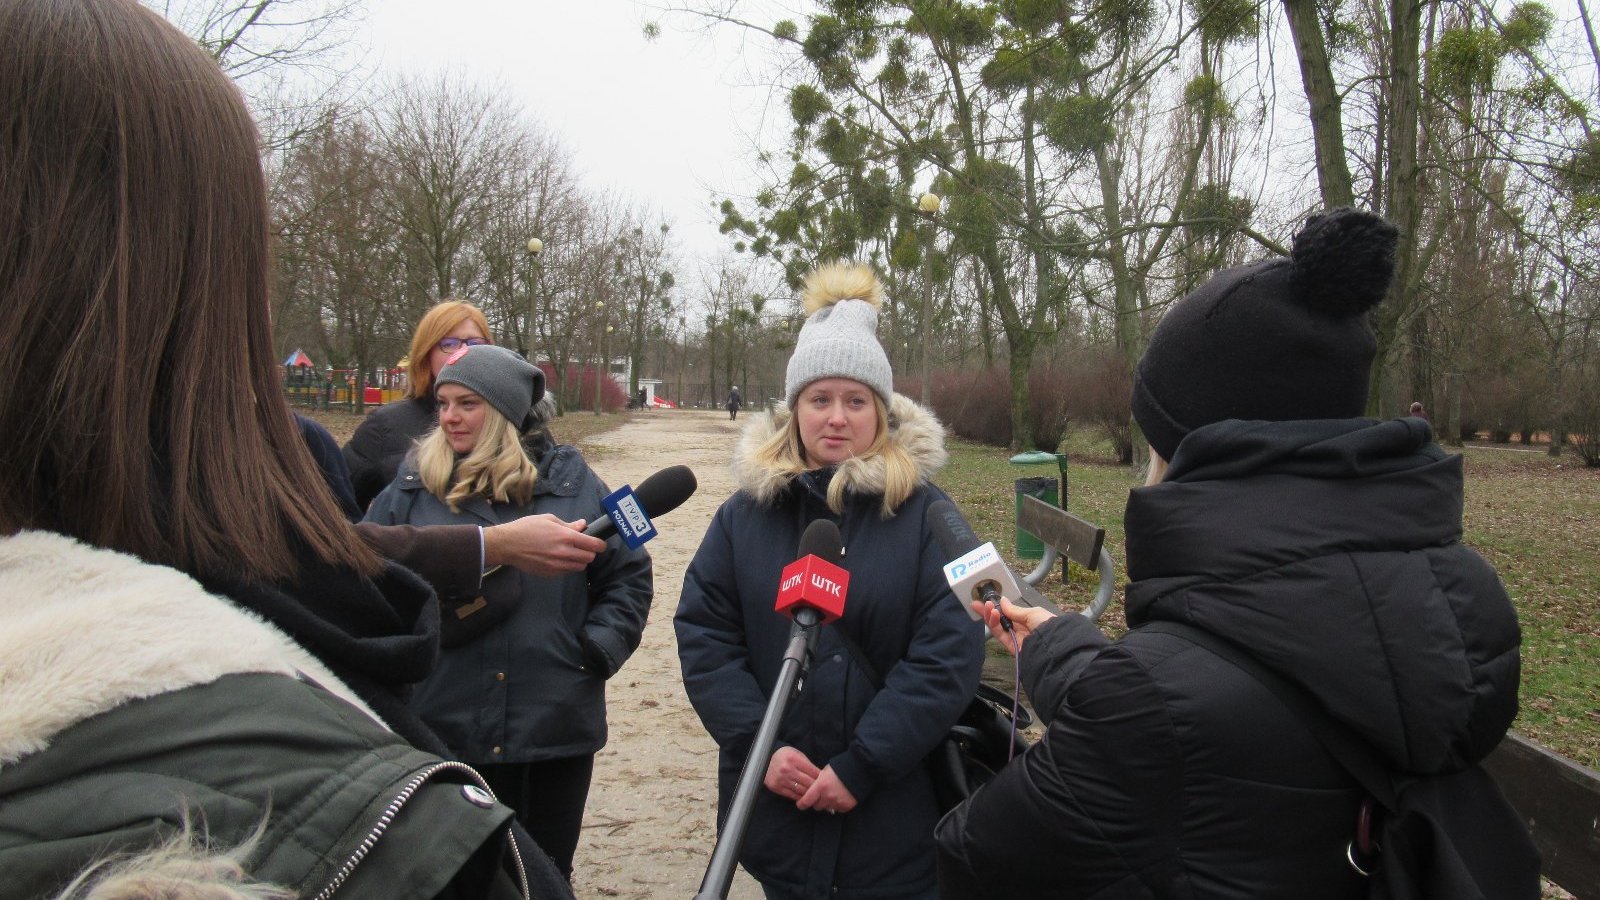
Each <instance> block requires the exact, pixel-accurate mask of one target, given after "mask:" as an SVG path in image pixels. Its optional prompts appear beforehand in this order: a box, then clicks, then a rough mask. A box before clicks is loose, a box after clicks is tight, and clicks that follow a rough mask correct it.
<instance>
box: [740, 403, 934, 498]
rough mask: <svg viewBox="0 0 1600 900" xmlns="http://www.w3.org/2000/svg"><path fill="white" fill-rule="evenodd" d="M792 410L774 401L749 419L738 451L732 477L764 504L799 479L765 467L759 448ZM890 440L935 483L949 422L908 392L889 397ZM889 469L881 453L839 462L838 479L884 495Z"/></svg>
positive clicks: (785, 422) (863, 492) (850, 487)
mask: <svg viewBox="0 0 1600 900" xmlns="http://www.w3.org/2000/svg"><path fill="white" fill-rule="evenodd" d="M793 414H794V413H793V411H792V410H791V409H789V408H788V407H787V406H783V405H775V406H773V408H771V409H769V410H767V411H766V412H763V413H757V414H755V415H752V416H751V417H750V421H749V423H748V424H746V425H745V427H744V431H743V432H742V433H741V434H740V435H739V443H738V445H737V446H736V447H735V448H734V452H733V477H734V481H735V483H736V484H737V485H738V487H739V490H741V491H743V492H745V493H746V494H749V495H750V496H751V497H753V498H755V499H756V500H757V501H758V502H760V503H762V504H763V505H765V504H769V503H771V502H772V501H773V500H774V499H775V498H776V497H777V496H778V494H779V493H781V492H782V491H783V490H784V489H785V488H787V487H788V486H789V482H791V481H793V480H794V477H795V473H793V472H783V471H778V470H774V469H771V468H766V467H762V466H761V465H760V464H759V463H757V462H756V451H757V450H758V449H760V447H761V445H762V444H764V443H766V442H767V440H768V439H769V438H771V437H772V436H773V435H774V434H776V433H778V432H779V431H782V430H783V429H784V428H785V427H786V426H787V425H788V423H789V417H790V416H791V415H793ZM889 440H890V441H892V442H894V443H896V444H899V445H900V446H901V447H902V448H903V449H904V450H905V451H906V453H907V454H909V455H910V457H911V460H912V461H913V462H914V463H916V466H917V475H918V477H920V478H921V479H922V480H923V481H932V480H933V477H934V476H935V475H937V474H938V473H939V470H940V469H942V468H944V464H945V462H946V461H947V460H948V459H949V458H950V454H949V453H948V452H946V451H945V448H944V425H942V424H941V423H940V422H939V418H938V417H937V416H935V415H934V414H933V412H932V411H931V410H929V409H927V408H925V407H923V406H920V405H918V404H917V402H916V401H915V400H912V399H911V398H910V397H907V396H905V395H904V394H894V395H893V396H892V397H890V399H889ZM885 476H886V467H885V464H884V461H883V458H882V457H881V456H873V457H868V458H864V459H863V458H851V459H847V460H845V461H844V462H842V463H840V464H839V467H838V471H837V472H836V473H835V474H834V476H833V477H834V478H835V479H840V478H842V479H844V486H845V489H846V490H847V491H849V492H850V493H853V494H858V495H862V496H875V495H880V494H882V493H883V489H884V484H885V481H886V477H885Z"/></svg>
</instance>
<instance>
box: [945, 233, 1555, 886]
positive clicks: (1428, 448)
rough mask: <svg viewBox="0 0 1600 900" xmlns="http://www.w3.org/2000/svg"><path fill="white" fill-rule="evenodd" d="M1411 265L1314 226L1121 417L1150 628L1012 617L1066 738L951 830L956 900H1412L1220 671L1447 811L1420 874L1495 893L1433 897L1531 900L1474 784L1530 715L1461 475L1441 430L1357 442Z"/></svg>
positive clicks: (1203, 322)
mask: <svg viewBox="0 0 1600 900" xmlns="http://www.w3.org/2000/svg"><path fill="white" fill-rule="evenodd" d="M1397 239H1398V232H1397V231H1396V230H1395V228H1394V226H1392V225H1390V224H1389V223H1387V222H1385V221H1384V220H1382V219H1380V218H1378V217H1377V216H1374V215H1372V214H1370V213H1365V212H1359V211H1356V210H1350V209H1341V210H1335V211H1333V212H1329V213H1325V214H1322V215H1318V216H1314V217H1312V218H1311V219H1310V220H1309V221H1308V222H1307V223H1306V225H1305V227H1304V228H1303V229H1302V230H1301V231H1300V233H1299V234H1298V235H1296V236H1295V239H1294V252H1293V255H1292V256H1291V257H1290V258H1289V259H1275V260H1270V261H1267V262H1260V263H1256V264H1254V265H1249V266H1242V267H1239V268H1235V269H1229V270H1227V271H1224V272H1221V273H1219V274H1218V275H1217V276H1216V277H1214V278H1212V279H1211V280H1210V281H1208V282H1206V283H1205V284H1204V285H1201V286H1200V287H1199V288H1198V289H1197V290H1195V291H1194V292H1193V293H1191V294H1189V295H1188V296H1187V297H1184V298H1183V299H1182V300H1179V301H1178V302H1177V303H1176V304H1175V305H1174V306H1173V307H1172V309H1171V310H1170V311H1169V312H1168V313H1167V315H1166V318H1165V319H1163V320H1162V321H1161V323H1160V325H1159V326H1158V327H1157V328H1156V331H1155V334H1154V335H1153V336H1152V337H1151V339H1150V344H1149V347H1148V348H1147V349H1146V352H1145V355H1144V358H1143V359H1141V360H1140V362H1139V365H1138V369H1137V371H1136V372H1135V377H1134V386H1133V398H1132V404H1133V413H1134V416H1135V418H1136V419H1137V420H1138V423H1139V426H1140V427H1141V428H1142V429H1144V432H1145V434H1146V436H1147V437H1148V438H1149V441H1150V447H1151V454H1152V460H1151V467H1150V478H1149V481H1148V482H1147V484H1146V486H1145V487H1142V488H1138V489H1135V490H1134V491H1133V492H1132V493H1131V494H1130V496H1129V499H1128V507H1127V513H1126V518H1125V525H1126V534H1127V565H1128V577H1129V584H1128V589H1127V598H1126V604H1127V608H1126V613H1127V620H1128V624H1129V626H1130V627H1131V628H1132V629H1133V630H1132V631H1130V632H1129V633H1128V634H1126V635H1124V636H1123V637H1122V638H1121V639H1119V640H1116V641H1111V640H1109V639H1108V638H1107V637H1106V636H1105V635H1104V634H1103V633H1101V631H1100V630H1099V629H1098V628H1097V627H1096V626H1095V624H1094V623H1093V622H1091V621H1090V620H1088V619H1086V618H1084V617H1082V616H1076V615H1069V616H1051V615H1050V614H1049V613H1048V612H1045V611H1042V610H1038V609H1031V608H1023V607H1016V606H1013V605H1012V604H1011V603H1010V601H1009V600H1008V601H1004V602H1003V603H1002V604H1001V606H1002V610H1001V611H1003V612H1004V613H1005V614H1006V615H1007V616H1008V617H1009V618H1010V620H1011V621H1012V623H1013V625H1014V628H1015V632H1016V635H1017V637H1018V639H1019V643H1020V651H1019V655H1020V667H1021V675H1022V683H1023V686H1024V687H1025V688H1026V689H1027V692H1028V696H1029V697H1030V698H1031V699H1032V701H1033V703H1034V708H1035V710H1036V711H1037V712H1038V714H1039V717H1040V720H1041V721H1043V722H1044V723H1046V725H1047V727H1048V729H1049V732H1048V735H1047V737H1046V739H1045V740H1043V741H1041V742H1039V743H1038V744H1035V745H1034V746H1033V747H1032V748H1031V749H1029V750H1028V752H1027V753H1025V754H1023V756H1022V757H1021V758H1020V759H1018V760H1016V761H1014V762H1012V763H1011V764H1010V765H1008V766H1007V767H1006V768H1005V769H1004V770H1003V771H1002V772H1001V773H1000V774H999V776H998V777H997V778H996V779H995V781H994V782H992V783H991V784H989V785H988V786H987V787H985V788H984V789H983V790H982V791H980V792H978V793H977V794H976V795H975V796H974V797H973V798H972V799H971V800H969V801H968V802H967V803H965V804H963V805H961V806H959V807H957V808H956V809H955V810H953V811H952V812H951V813H950V814H949V815H947V816H946V817H945V818H944V819H943V820H942V821H941V822H940V823H939V826H938V829H937V832H936V840H937V843H938V847H939V878H940V895H941V897H944V898H968V897H991V898H1001V897H1072V898H1078V900H1083V898H1106V900H1109V898H1112V897H1130V896H1138V897H1150V898H1165V897H1174V898H1175V897H1183V898H1198V897H1237V898H1247V897H1295V898H1299V900H1318V898H1326V900H1354V898H1358V897H1366V896H1368V894H1369V891H1372V892H1373V895H1374V896H1379V895H1383V896H1416V895H1418V894H1416V893H1409V894H1408V893H1406V892H1404V891H1400V892H1396V891H1395V890H1394V889H1393V888H1394V885H1393V884H1392V883H1390V882H1389V881H1388V880H1389V879H1393V878H1395V877H1398V876H1401V875H1405V874H1407V873H1408V872H1410V871H1412V869H1411V868H1408V867H1407V866H1405V865H1401V864H1400V863H1397V862H1394V860H1396V859H1399V858H1401V856H1402V854H1401V852H1400V851H1399V850H1398V849H1396V848H1391V849H1392V852H1390V854H1389V856H1388V857H1387V859H1388V860H1389V862H1383V861H1380V862H1379V864H1378V871H1377V874H1375V875H1374V876H1372V881H1384V882H1385V887H1384V888H1383V890H1388V891H1389V893H1387V894H1383V893H1381V891H1380V889H1379V887H1378V886H1376V885H1375V884H1373V883H1370V882H1369V879H1368V878H1367V877H1365V876H1363V875H1361V874H1359V873H1357V872H1356V871H1355V870H1354V869H1353V868H1352V867H1351V865H1350V864H1349V861H1348V860H1347V858H1346V849H1347V848H1348V847H1349V846H1350V845H1351V842H1352V839H1354V838H1355V837H1356V835H1357V829H1358V825H1357V815H1358V811H1359V810H1360V809H1361V807H1362V805H1363V800H1364V798H1365V797H1366V791H1365V790H1364V789H1363V788H1361V787H1360V786H1358V784H1357V783H1356V779H1355V778H1354V776H1352V775H1351V774H1350V773H1349V772H1348V771H1347V770H1346V769H1345V768H1344V766H1343V765H1342V764H1341V763H1340V762H1338V761H1337V760H1336V759H1335V758H1334V757H1333V756H1331V755H1330V754H1329V753H1328V751H1327V750H1325V749H1324V747H1323V745H1322V744H1321V743H1320V741H1319V740H1318V738H1317V737H1316V736H1315V732H1314V731H1313V730H1312V727H1311V726H1310V725H1309V724H1308V720H1307V718H1306V717H1305V716H1302V715H1301V714H1300V712H1299V711H1297V710H1296V709H1294V708H1292V707H1291V706H1289V705H1288V704H1286V703H1285V702H1284V701H1283V700H1280V699H1279V696H1278V694H1276V693H1275V692H1274V691H1273V690H1271V689H1269V688H1268V687H1267V686H1266V685H1265V684H1264V683H1263V681H1262V680H1260V679H1259V678H1257V677H1256V675H1254V674H1252V673H1251V672H1249V671H1247V667H1246V666H1245V665H1243V664H1242V661H1235V659H1233V658H1230V656H1231V654H1229V653H1226V652H1222V651H1225V650H1226V645H1232V647H1233V648H1235V650H1236V651H1237V653H1238V654H1239V655H1241V656H1243V657H1247V658H1248V659H1249V660H1253V661H1254V663H1255V664H1257V665H1259V666H1260V667H1262V668H1264V669H1267V670H1269V671H1270V672H1271V673H1272V674H1274V675H1276V676H1278V677H1279V678H1281V679H1283V680H1284V681H1287V682H1289V683H1290V685H1292V686H1293V689H1294V690H1296V691H1298V692H1300V693H1303V694H1304V695H1306V697H1307V698H1308V703H1307V706H1308V707H1309V708H1314V709H1321V710H1323V711H1324V712H1325V714H1326V717H1327V718H1329V719H1331V720H1333V721H1334V722H1336V723H1338V725H1339V726H1340V727H1342V728H1343V729H1346V730H1348V731H1349V732H1350V733H1351V734H1352V735H1354V736H1355V738H1354V739H1355V740H1356V741H1358V742H1359V743H1360V744H1361V745H1365V746H1368V747H1370V749H1371V751H1372V753H1373V754H1374V755H1375V756H1376V757H1377V758H1378V759H1379V760H1380V765H1381V766H1382V767H1384V768H1386V769H1388V770H1389V771H1390V772H1391V773H1393V774H1397V775H1400V776H1402V777H1404V778H1417V779H1421V781H1420V782H1419V783H1425V784H1428V785H1430V787H1431V786H1436V785H1437V786H1439V791H1440V793H1439V794H1438V796H1439V797H1441V798H1443V804H1444V806H1443V808H1444V809H1445V810H1446V812H1444V813H1443V814H1441V815H1440V816H1438V817H1437V818H1436V819H1435V820H1433V821H1432V822H1430V823H1429V824H1430V825H1431V826H1432V827H1433V828H1434V830H1433V831H1429V832H1428V833H1427V834H1426V838H1427V841H1428V843H1427V844H1426V846H1427V847H1428V853H1429V854H1432V855H1431V857H1430V858H1428V859H1427V860H1426V862H1427V863H1429V864H1432V863H1440V868H1439V871H1455V872H1459V873H1466V874H1464V875H1462V876H1461V877H1462V878H1464V879H1467V880H1469V881H1470V880H1473V879H1476V882H1475V884H1470V885H1467V884H1464V883H1461V882H1452V883H1450V884H1447V885H1434V890H1435V893H1433V894H1425V893H1424V894H1423V895H1430V896H1482V897H1496V898H1529V900H1531V898H1535V897H1537V896H1538V892H1539V879H1538V856H1537V853H1536V852H1535V851H1534V850H1533V847H1532V843H1531V841H1530V840H1529V839H1528V836H1527V833H1526V830H1525V829H1524V828H1523V827H1522V824H1521V821H1520V820H1519V819H1518V818H1517V816H1516V815H1515V813H1514V812H1513V811H1511V810H1510V808H1509V806H1507V805H1506V804H1505V803H1504V800H1503V798H1501V797H1500V796H1499V795H1498V792H1497V791H1496V790H1495V789H1494V786H1493V782H1492V780H1490V779H1488V777H1487V776H1486V775H1484V774H1483V773H1482V772H1481V770H1480V769H1479V768H1478V766H1477V764H1478V763H1479V761H1481V760H1482V759H1483V758H1484V757H1485V756H1486V755H1488V753H1489V752H1490V751H1491V750H1492V749H1494V746H1495V744H1496V743H1498V742H1499V740H1500V739H1501V737H1502V736H1503V735H1504V734H1505V731H1506V728H1507V727H1508V726H1509V725H1510V723H1511V720H1512V718H1513V717H1514V716H1515V715H1516V709H1517V684H1518V660H1519V657H1518V646H1519V643H1520V636H1519V632H1518V629H1517V620H1516V613H1515V611H1514V610H1513V608H1512V606H1511V602H1510V600H1509V599H1508V598H1507V597H1506V594H1505V591H1504V589H1503V588H1502V587H1501V585H1500V582H1499V579H1498V578H1497V577H1496V576H1495V573H1494V571H1493V570H1492V569H1490V568H1489V566H1488V564H1487V563H1485V562H1484V561H1483V559H1482V558H1480V557H1479V556H1478V555H1477V554H1476V553H1475V552H1473V551H1472V550H1470V549H1468V548H1467V547H1465V546H1463V545H1462V544H1461V458H1460V457H1459V456H1450V455H1448V454H1446V453H1445V452H1444V451H1443V449H1442V448H1440V447H1439V446H1438V445H1437V444H1435V443H1433V441H1432V434H1431V432H1430V431H1429V426H1428V423H1427V422H1426V421H1425V420H1422V419H1418V418H1412V417H1406V418H1397V419H1393V420H1390V421H1377V420H1374V419H1367V418H1361V417H1360V416H1361V414H1362V411H1363V408H1364V406H1365V404H1366V396H1367V386H1368V382H1369V378H1370V375H1369V371H1370V369H1371V366H1372V360H1373V356H1374V355H1375V353H1376V341H1375V340H1374V337H1373V333H1372V329H1371V327H1370V326H1369V325H1368V323H1367V312H1368V311H1369V310H1370V309H1372V308H1373V307H1374V306H1375V305H1376V304H1378V303H1379V302H1380V301H1381V300H1382V299H1383V296H1384V294H1385V293H1386V292H1387V290H1388V287H1389V282H1390V280H1391V279H1392V277H1393V273H1394V267H1395V263H1394V254H1395V245H1396V242H1397ZM1167 460H1171V464H1170V466H1169V465H1168V463H1167ZM976 609H977V610H978V611H979V612H982V613H983V614H984V615H985V617H986V619H987V621H988V624H989V628H990V631H991V632H993V633H994V634H995V635H996V636H997V637H1001V636H1002V635H1003V634H1004V632H1003V631H1002V630H1001V625H1000V618H999V614H998V612H997V611H996V610H993V609H991V608H984V607H981V606H979V607H976ZM1219 639H1220V640H1221V641H1224V642H1226V645H1224V646H1221V647H1213V646H1211V643H1212V642H1213V641H1216V640H1219ZM1001 645H1002V646H1006V647H1009V646H1011V644H1010V642H1009V640H1007V639H1004V638H1002V639H1001ZM1264 677H1270V676H1264ZM1460 779H1464V780H1465V781H1463V780H1460ZM1485 785H1487V787H1485ZM1469 808H1470V812H1469V813H1466V814H1463V813H1461V812H1459V811H1458V810H1463V809H1469ZM1462 840H1465V841H1479V842H1485V843H1482V846H1492V847H1495V848H1496V852H1495V853H1493V854H1483V853H1473V852H1472V851H1470V850H1462V851H1460V852H1457V849H1456V848H1457V847H1458V846H1464V844H1458V843H1456V842H1457V841H1462ZM1383 859H1384V858H1383V857H1380V860H1383ZM1452 865H1453V866H1455V868H1453V869H1452V868H1451V866H1452ZM1417 869H1418V870H1420V867H1417Z"/></svg>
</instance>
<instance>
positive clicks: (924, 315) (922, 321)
mask: <svg viewBox="0 0 1600 900" xmlns="http://www.w3.org/2000/svg"><path fill="white" fill-rule="evenodd" d="M942 204H943V201H942V200H941V199H940V198H939V195H938V194H934V193H927V194H923V195H922V196H921V197H918V198H917V212H919V213H921V214H922V217H923V219H924V220H925V221H926V223H927V224H926V225H925V226H924V227H923V234H922V309H921V310H920V311H919V312H918V315H917V320H918V321H917V327H918V328H919V329H921V332H922V351H921V356H922V405H923V406H928V397H929V369H928V357H929V355H930V350H931V348H932V347H933V335H932V334H931V331H932V329H931V328H930V327H929V324H928V319H929V318H930V317H931V316H932V315H933V241H934V218H935V217H936V216H937V215H938V214H939V207H940V206H941V205H942Z"/></svg>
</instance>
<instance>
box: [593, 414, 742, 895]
mask: <svg viewBox="0 0 1600 900" xmlns="http://www.w3.org/2000/svg"><path fill="white" fill-rule="evenodd" d="M743 424H744V423H743V421H739V422H730V421H728V417H727V414H726V413H724V412H721V411H716V412H701V411H694V410H652V411H649V412H643V413H635V414H634V415H632V416H630V417H629V418H628V420H627V422H626V424H624V425H623V426H622V427H620V428H617V429H616V430H614V431H609V432H606V433H604V434H600V435H597V436H595V437H592V438H589V439H588V440H586V441H585V442H584V443H585V445H586V446H587V447H588V448H590V450H589V453H588V454H587V456H586V458H588V459H589V462H590V465H591V466H593V468H594V470H595V471H596V472H598V473H599V474H600V477H601V478H603V479H604V480H605V482H606V483H607V484H609V485H610V486H612V487H613V488H615V487H619V486H621V485H623V484H631V485H633V486H635V487H637V486H638V485H639V482H641V481H643V480H644V479H645V478H646V477H647V476H649V475H650V473H652V472H655V471H657V470H659V469H662V468H665V467H667V466H670V465H676V464H679V463H682V464H684V465H687V466H689V467H690V468H691V469H693V470H694V473H695V477H696V479H697V480H698V481H699V485H700V486H699V489H698V490H697V491H696V492H695V494H694V496H692V497H690V498H689V500H688V501H687V502H685V503H684V504H683V506H681V507H679V508H678V509H677V510H676V511H674V512H672V513H670V514H668V515H666V516H662V517H661V518H660V519H659V520H658V521H657V522H656V527H657V529H658V530H659V533H658V534H657V535H656V537H655V538H654V539H652V540H651V541H650V543H649V544H647V545H646V546H647V547H648V548H649V550H650V556H651V558H652V560H653V561H654V564H655V589H656V601H655V605H654V607H653V608H652V609H651V611H650V621H649V624H648V625H647V626H646V628H645V632H644V640H643V641H642V642H641V643H640V645H639V649H638V651H637V652H635V653H634V655H633V657H632V658H631V659H629V660H628V662H627V664H626V665H624V666H623V667H622V671H620V672H618V673H617V674H616V675H615V676H614V677H613V678H612V679H611V682H610V684H609V685H608V687H607V691H606V700H607V709H608V718H609V722H610V740H609V742H608V743H607V744H606V747H605V749H603V750H601V751H600V754H599V756H598V757H597V758H596V759H595V767H594V784H593V786H592V787H591V789H590V791H589V805H588V808H587V809H586V811H585V812H584V822H583V835H582V837H581V838H580V840H579V843H578V854H577V858H576V860H575V861H574V864H573V868H574V874H573V887H574V889H575V890H576V892H577V894H578V897H579V898H581V900H596V898H603V897H648V898H683V900H689V898H692V897H694V895H695V893H696V892H697V891H698V890H699V887H700V879H701V878H702V877H703V876H704V875H705V868H706V863H708V862H709V861H710V859H711V850H712V847H713V846H714V845H715V842H716V777H717V765H716V753H717V748H716V744H714V743H713V742H712V740H711V738H710V736H709V735H707V734H706V732H705V729H704V728H702V727H701V725H700V719H699V717H698V716H696V715H695V713H694V710H693V709H692V708H691V707H690V706H689V699H688V697H687V696H685V695H684V692H683V682H682V679H681V677H680V676H679V673H678V647H677V641H676V640H675V639H674V637H673V633H672V614H673V612H674V611H675V610H676V609H677V606H678V594H679V592H680V591H681V589H682V587H683V573H684V570H685V569H686V568H688V565H689V560H690V559H691V558H693V556H694V552H695V550H696V549H697V548H698V547H699V546H700V538H701V537H702V536H703V535H704V534H705V531H706V528H707V526H709V525H710V524H711V517H712V515H713V514H714V513H715V512H716V510H717V507H718V506H720V505H722V501H724V500H726V499H727V498H728V497H729V496H730V495H732V493H733V479H732V474H731V471H730V469H729V462H730V460H731V458H732V452H733V445H734V442H735V441H736V440H737V438H738V430H739V426H741V425H743ZM728 896H729V897H730V898H732V900H759V898H760V897H761V891H760V888H759V887H758V886H757V885H756V883H755V881H754V880H752V879H751V878H750V877H749V876H747V875H745V874H744V873H743V872H742V871H741V872H740V873H738V875H737V876H736V879H735V881H734V884H733V888H732V890H731V891H730V892H729V894H728Z"/></svg>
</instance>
